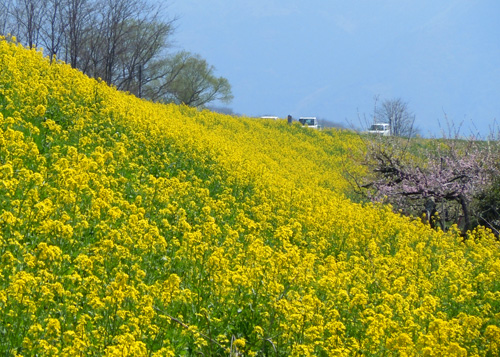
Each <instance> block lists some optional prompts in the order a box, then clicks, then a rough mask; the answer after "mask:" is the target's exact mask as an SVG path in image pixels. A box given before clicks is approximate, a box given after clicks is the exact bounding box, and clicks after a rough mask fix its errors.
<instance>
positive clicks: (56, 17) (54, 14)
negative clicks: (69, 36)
mask: <svg viewBox="0 0 500 357" xmlns="http://www.w3.org/2000/svg"><path fill="white" fill-rule="evenodd" d="M63 6H64V4H63V2H62V1H60V0H47V1H46V17H45V21H44V22H43V23H42V26H41V33H42V45H43V47H44V49H45V51H46V54H47V55H48V56H49V58H50V60H51V61H52V59H53V57H54V56H55V55H56V54H58V53H59V52H60V50H61V46H62V44H63V36H64V33H65V31H66V27H67V23H66V21H64V18H63V12H62V10H63Z"/></svg>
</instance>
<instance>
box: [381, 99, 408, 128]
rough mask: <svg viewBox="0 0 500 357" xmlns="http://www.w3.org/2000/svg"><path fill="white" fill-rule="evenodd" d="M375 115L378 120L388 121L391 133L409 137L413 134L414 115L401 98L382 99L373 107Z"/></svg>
mask: <svg viewBox="0 0 500 357" xmlns="http://www.w3.org/2000/svg"><path fill="white" fill-rule="evenodd" d="M375 116H376V118H377V120H378V121H379V122H384V123H389V125H390V128H391V135H394V136H406V137H411V136H413V135H414V134H415V131H414V127H413V124H414V122H415V115H413V114H412V113H411V112H410V111H409V109H408V103H406V102H404V101H403V100H402V99H401V98H397V99H387V100H384V101H383V102H382V104H381V106H379V107H376V108H375Z"/></svg>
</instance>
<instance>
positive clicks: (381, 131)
mask: <svg viewBox="0 0 500 357" xmlns="http://www.w3.org/2000/svg"><path fill="white" fill-rule="evenodd" d="M368 134H376V135H382V136H391V127H390V126H389V124H387V123H376V124H372V125H371V126H370V127H369V128H368Z"/></svg>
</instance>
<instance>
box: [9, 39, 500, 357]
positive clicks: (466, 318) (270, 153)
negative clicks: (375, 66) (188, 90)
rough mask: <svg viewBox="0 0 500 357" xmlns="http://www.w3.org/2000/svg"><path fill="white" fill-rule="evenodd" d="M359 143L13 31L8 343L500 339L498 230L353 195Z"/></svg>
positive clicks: (224, 350) (482, 350) (428, 348)
mask: <svg viewBox="0 0 500 357" xmlns="http://www.w3.org/2000/svg"><path fill="white" fill-rule="evenodd" d="M359 145H361V143H360V142H359V139H358V137H357V136H356V135H354V134H351V133H349V132H342V131H330V132H327V133H321V132H316V131H312V130H304V129H303V128H301V127H300V126H297V125H292V126H288V125H287V124H286V123H285V122H283V121H276V122H275V121H260V120H252V119H248V118H234V117H231V116H224V115H219V114H214V113H211V112H208V111H201V112H200V111H197V110H195V109H192V108H188V107H183V106H175V105H158V104H152V103H149V102H146V101H143V100H140V99H137V98H135V97H133V96H130V95H127V94H125V93H120V92H118V91H116V90H114V89H113V88H110V87H108V86H107V85H106V84H105V83H102V82H99V81H96V80H93V79H89V78H87V77H85V76H83V75H82V74H81V73H80V72H78V71H76V70H73V69H71V68H70V67H69V66H67V65H65V64H63V63H53V64H50V63H49V61H48V60H47V59H46V58H44V57H43V56H42V54H41V53H40V52H37V51H35V50H27V49H25V48H23V47H22V46H20V45H16V44H12V43H8V42H6V41H0V180H1V181H0V276H1V279H0V309H1V311H2V314H0V353H1V354H16V353H17V354H20V355H34V354H39V355H56V354H63V355H78V354H82V355H91V354H93V355H103V354H107V355H120V356H123V355H130V356H141V355H159V356H164V355H166V356H177V355H195V354H199V353H202V354H204V355H230V354H231V355H233V356H236V355H249V356H252V355H273V356H274V355H276V356H289V355H296V356H305V355H322V356H330V355H346V356H349V355H356V354H362V355H382V354H387V355H405V354H406V355H417V354H418V355H420V354H427V355H436V356H440V355H461V356H462V355H467V354H471V355H497V354H498V353H499V347H500V345H499V343H498V341H499V340H500V327H499V326H500V249H499V248H500V247H499V244H498V243H497V242H495V240H494V238H493V237H492V236H491V235H489V234H488V233H487V232H484V231H477V232H473V233H471V237H470V238H469V239H468V240H467V241H466V242H465V243H461V241H460V239H461V238H460V237H459V235H458V234H457V233H456V232H453V231H451V232H448V233H446V234H445V233H442V232H436V231H433V230H431V229H430V228H428V227H426V226H424V225H422V224H421V223H419V222H417V221H412V220H410V219H408V218H405V217H401V216H398V215H395V214H393V213H392V212H391V211H390V209H388V208H385V207H374V206H371V205H361V204H356V203H353V202H351V201H349V200H348V199H347V198H345V197H344V192H345V190H346V187H347V184H346V181H345V180H344V179H343V176H342V173H343V172H344V170H345V169H346V168H348V169H349V170H351V171H352V170H361V168H358V167H356V166H355V165H354V164H353V163H352V162H351V161H350V160H349V159H348V157H349V155H347V153H349V152H351V151H357V149H359ZM351 149H352V150H351Z"/></svg>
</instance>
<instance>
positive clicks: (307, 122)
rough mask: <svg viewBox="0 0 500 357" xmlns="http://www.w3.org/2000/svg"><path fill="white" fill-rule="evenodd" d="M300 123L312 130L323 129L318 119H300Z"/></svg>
mask: <svg viewBox="0 0 500 357" xmlns="http://www.w3.org/2000/svg"><path fill="white" fill-rule="evenodd" d="M299 123H300V124H302V125H303V126H304V127H308V128H311V129H321V126H320V125H319V123H318V119H316V117H300V118H299Z"/></svg>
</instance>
